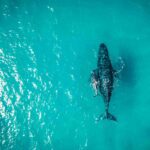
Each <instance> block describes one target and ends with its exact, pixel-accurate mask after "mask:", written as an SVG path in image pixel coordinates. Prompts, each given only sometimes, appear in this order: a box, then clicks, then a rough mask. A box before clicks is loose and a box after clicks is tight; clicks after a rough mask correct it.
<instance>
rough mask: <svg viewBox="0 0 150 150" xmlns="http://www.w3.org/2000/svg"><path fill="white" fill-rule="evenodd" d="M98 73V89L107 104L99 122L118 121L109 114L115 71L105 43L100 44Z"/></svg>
mask: <svg viewBox="0 0 150 150" xmlns="http://www.w3.org/2000/svg"><path fill="white" fill-rule="evenodd" d="M97 72H98V81H99V86H98V88H99V92H100V94H101V95H102V97H103V100H104V104H105V113H104V114H102V115H100V116H99V118H98V120H100V119H101V120H104V119H108V120H113V121H117V119H116V117H115V116H113V115H112V114H110V113H109V103H110V100H111V95H112V91H113V84H114V78H115V75H114V74H115V70H114V69H113V67H112V64H111V60H110V58H109V53H108V49H107V47H106V45H105V44H104V43H102V44H100V46H99V51H98V61H97Z"/></svg>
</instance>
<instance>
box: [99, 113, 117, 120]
mask: <svg viewBox="0 0 150 150" xmlns="http://www.w3.org/2000/svg"><path fill="white" fill-rule="evenodd" d="M105 119H107V120H113V121H117V118H116V117H115V116H113V115H112V114H110V113H109V112H105V113H104V114H102V115H100V116H99V118H98V119H97V121H99V120H105Z"/></svg>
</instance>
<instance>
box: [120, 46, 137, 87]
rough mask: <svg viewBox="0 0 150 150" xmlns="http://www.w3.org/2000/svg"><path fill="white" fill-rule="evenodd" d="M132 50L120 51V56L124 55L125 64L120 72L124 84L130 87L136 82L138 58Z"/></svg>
mask: <svg viewBox="0 0 150 150" xmlns="http://www.w3.org/2000/svg"><path fill="white" fill-rule="evenodd" d="M130 52H132V51H129V50H126V49H123V50H122V51H121V53H120V56H121V57H122V59H123V62H124V64H125V66H124V68H123V70H122V71H121V73H120V76H121V81H122V83H123V84H125V85H126V86H129V87H133V86H135V84H136V73H135V70H136V58H135V57H134V55H133V54H132V53H130Z"/></svg>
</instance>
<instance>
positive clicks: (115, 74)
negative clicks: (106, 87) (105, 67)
mask: <svg viewBox="0 0 150 150" xmlns="http://www.w3.org/2000/svg"><path fill="white" fill-rule="evenodd" d="M113 76H114V77H115V78H117V79H118V78H119V72H118V71H117V70H115V69H113Z"/></svg>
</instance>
